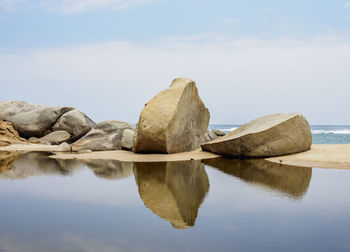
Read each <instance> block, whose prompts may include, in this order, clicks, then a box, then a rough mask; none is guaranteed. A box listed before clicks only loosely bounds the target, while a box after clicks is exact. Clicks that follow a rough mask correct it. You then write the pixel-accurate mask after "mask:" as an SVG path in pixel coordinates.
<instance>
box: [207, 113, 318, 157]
mask: <svg viewBox="0 0 350 252" xmlns="http://www.w3.org/2000/svg"><path fill="white" fill-rule="evenodd" d="M311 143H312V135H311V129H310V126H309V123H308V122H307V120H306V119H305V117H304V116H302V115H301V114H297V113H291V114H273V115H268V116H264V117H260V118H258V119H255V120H253V121H251V122H249V123H247V124H245V125H243V126H241V127H239V128H237V129H236V130H234V131H232V132H231V133H229V134H227V135H225V136H223V137H220V138H218V139H216V140H214V141H211V142H208V143H205V144H203V145H202V149H203V150H206V151H211V152H214V153H218V154H222V155H230V156H237V157H271V156H280V155H285V154H291V153H297V152H302V151H306V150H309V149H310V148H311Z"/></svg>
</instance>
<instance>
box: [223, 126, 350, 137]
mask: <svg viewBox="0 0 350 252" xmlns="http://www.w3.org/2000/svg"><path fill="white" fill-rule="evenodd" d="M237 128H238V127H233V128H227V129H220V130H222V131H225V132H230V131H233V130H235V129H237ZM311 133H312V134H314V135H317V134H336V135H350V129H327V130H325V129H312V130H311Z"/></svg>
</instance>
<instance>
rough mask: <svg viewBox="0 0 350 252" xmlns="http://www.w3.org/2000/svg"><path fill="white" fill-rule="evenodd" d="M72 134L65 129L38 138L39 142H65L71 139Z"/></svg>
mask: <svg viewBox="0 0 350 252" xmlns="http://www.w3.org/2000/svg"><path fill="white" fill-rule="evenodd" d="M70 137H71V135H70V134H69V133H68V132H67V131H64V130H59V131H54V132H51V133H50V134H48V135H46V136H44V137H42V138H39V139H37V142H39V143H43V144H47V143H49V144H60V143H63V142H66V141H68V140H69V139H70Z"/></svg>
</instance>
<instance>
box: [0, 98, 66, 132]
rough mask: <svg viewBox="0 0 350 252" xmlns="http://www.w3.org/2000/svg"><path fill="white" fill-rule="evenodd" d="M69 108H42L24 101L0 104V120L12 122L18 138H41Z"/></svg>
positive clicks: (42, 106)
mask: <svg viewBox="0 0 350 252" xmlns="http://www.w3.org/2000/svg"><path fill="white" fill-rule="evenodd" d="M72 109H73V108H71V107H59V106H44V105H35V104H29V103H27V102H24V101H4V102H0V120H4V121H9V122H12V124H13V127H14V128H15V129H16V130H17V131H18V133H19V134H20V136H22V137H25V138H30V137H42V136H44V135H45V134H47V133H48V132H50V131H51V128H52V125H54V124H55V122H56V121H57V120H58V118H60V117H61V116H62V115H63V114H64V113H66V112H68V111H70V110H72Z"/></svg>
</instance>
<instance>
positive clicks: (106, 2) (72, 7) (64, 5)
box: [43, 0, 154, 14]
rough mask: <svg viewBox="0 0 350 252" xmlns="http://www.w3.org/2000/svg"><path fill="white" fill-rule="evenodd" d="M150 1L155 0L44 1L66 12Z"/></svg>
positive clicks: (132, 4)
mask: <svg viewBox="0 0 350 252" xmlns="http://www.w3.org/2000/svg"><path fill="white" fill-rule="evenodd" d="M150 2H154V0H55V1H44V2H43V5H44V6H45V7H47V8H48V9H50V10H53V11H57V12H61V13H64V14H74V13H78V12H83V11H90V10H95V9H106V8H108V9H110V10H119V9H125V8H129V7H132V6H137V5H142V4H146V3H150Z"/></svg>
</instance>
